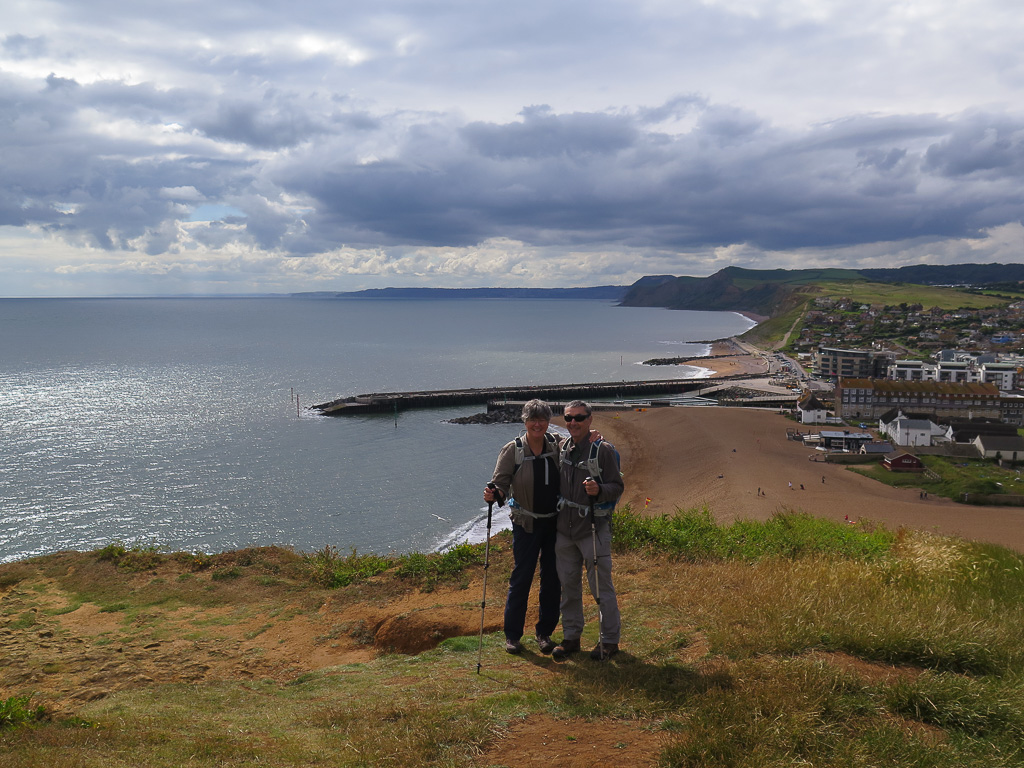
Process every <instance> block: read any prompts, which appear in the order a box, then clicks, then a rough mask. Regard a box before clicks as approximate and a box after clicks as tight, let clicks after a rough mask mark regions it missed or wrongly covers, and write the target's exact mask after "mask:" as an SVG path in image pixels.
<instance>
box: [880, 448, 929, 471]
mask: <svg viewBox="0 0 1024 768" xmlns="http://www.w3.org/2000/svg"><path fill="white" fill-rule="evenodd" d="M882 466H883V467H885V468H886V469H888V470H889V471H890V472H924V462H923V461H921V460H920V459H919V458H917V456H915V455H914V454H912V453H907V452H906V451H893V452H892V453H890V454H889V455H887V456H886V457H885V458H884V459H882Z"/></svg>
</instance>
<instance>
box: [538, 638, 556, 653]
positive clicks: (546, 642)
mask: <svg viewBox="0 0 1024 768" xmlns="http://www.w3.org/2000/svg"><path fill="white" fill-rule="evenodd" d="M537 647H538V648H540V652H541V653H543V654H544V655H545V656H547V655H548V654H550V653H551V652H552V651H553V650H555V641H554V640H552V639H551V638H550V637H548V636H547V635H537Z"/></svg>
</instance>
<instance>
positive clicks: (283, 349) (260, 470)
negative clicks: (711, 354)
mask: <svg viewBox="0 0 1024 768" xmlns="http://www.w3.org/2000/svg"><path fill="white" fill-rule="evenodd" d="M750 326H751V322H750V321H749V320H747V319H746V318H744V317H742V316H740V315H736V314H733V313H724V312H678V311H668V310H661V309H640V308H625V307H616V306H614V305H613V304H611V303H608V302H600V301H556V300H535V301H520V300H467V299H463V300H441V301H425V300H424V301H417V300H387V299H374V300H369V299H367V300H325V299H296V298H280V299H273V298H267V299H262V298H261V299H256V298H252V299H243V298H239V299H2V300H0V562H8V561H11V560H15V559H19V558H23V557H27V556H32V555H38V554H44V553H48V552H55V551H58V550H62V549H92V548H95V547H99V546H103V545H104V544H107V543H109V542H110V541H113V540H120V541H124V542H128V543H138V544H144V545H155V546H159V547H164V548H167V549H170V550H186V551H204V552H220V551H224V550H228V549H234V548H238V547H245V546H251V545H264V544H284V545H292V546H294V547H295V548H296V549H298V550H301V551H307V552H308V551H312V550H315V549H319V548H321V547H323V546H324V545H327V544H330V545H334V546H337V547H338V548H339V549H341V550H342V551H348V550H350V549H352V548H358V549H359V550H360V551H373V552H378V553H381V554H383V553H386V552H389V551H395V552H406V551H410V550H418V551H429V550H431V549H434V548H436V547H438V546H444V545H446V544H449V543H457V542H458V541H463V540H466V539H467V538H469V539H470V540H477V539H478V538H479V536H480V533H479V530H478V529H479V527H480V526H479V521H480V519H481V512H482V510H484V509H485V508H484V506H483V503H482V501H481V499H480V494H481V489H482V487H483V484H484V483H485V482H486V481H487V480H488V479H490V474H491V471H492V470H493V468H494V460H495V457H496V456H497V451H498V449H499V448H500V447H501V445H502V444H503V443H504V442H506V441H507V440H509V439H511V438H512V437H514V436H515V435H516V434H518V432H519V429H518V427H517V426H515V425H487V426H484V425H476V426H460V425H452V424H447V423H445V422H444V420H445V419H449V418H452V417H454V416H466V415H470V414H472V413H476V412H479V411H480V410H482V408H481V407H469V408H455V409H445V410H430V411H407V412H403V413H400V414H399V415H398V417H397V419H396V418H395V417H394V416H372V417H346V418H330V417H322V416H314V415H312V414H310V413H309V412H307V411H306V409H305V407H306V406H308V405H311V404H314V403H320V402H325V401H328V400H332V399H334V398H337V397H342V396H348V395H353V394H359V393H364V392H381V391H403V390H412V389H442V388H446V387H454V386H460V387H465V386H487V385H499V384H549V383H566V382H593V381H615V380H636V379H649V378H667V377H669V376H671V375H678V376H686V375H694V374H696V373H698V371H697V369H692V368H691V369H687V368H679V369H671V370H670V369H665V368H648V367H643V366H640V365H639V363H640V362H641V361H643V360H645V359H648V358H651V357H666V356H672V355H687V356H692V355H699V354H704V353H706V351H707V346H706V345H705V344H702V343H694V342H701V341H704V340H707V339H713V338H720V337H724V336H729V335H733V334H737V333H741V332H743V331H744V330H746V329H747V328H749V327H750ZM293 393H294V394H295V395H297V397H298V399H299V405H300V406H301V408H299V409H297V408H296V404H295V401H294V399H293V397H292V395H293ZM485 516H486V513H484V517H485ZM506 518H507V515H504V514H501V515H497V516H496V518H495V519H496V521H497V520H504V519H506Z"/></svg>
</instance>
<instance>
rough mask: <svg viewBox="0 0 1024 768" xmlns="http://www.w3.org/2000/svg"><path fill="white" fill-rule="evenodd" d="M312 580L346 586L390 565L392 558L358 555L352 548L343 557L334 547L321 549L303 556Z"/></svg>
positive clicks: (323, 583) (332, 585) (333, 585)
mask: <svg viewBox="0 0 1024 768" xmlns="http://www.w3.org/2000/svg"><path fill="white" fill-rule="evenodd" d="M304 560H305V563H306V566H307V568H309V571H310V577H311V578H312V580H313V581H314V582H315V583H317V584H320V585H322V586H324V587H331V588H335V587H347V586H348V585H349V584H352V583H354V582H357V581H363V580H365V579H368V578H370V577H372V576H376V575H377V574H378V573H383V572H384V571H386V570H387V569H388V568H390V567H391V566H392V564H393V563H392V560H391V559H390V558H387V557H380V556H379V555H373V554H370V555H360V554H359V553H358V552H357V551H356V550H355V549H354V548H353V550H352V554H350V555H348V556H347V557H343V556H341V555H339V554H338V550H337V548H336V547H331V546H326V547H324V548H323V549H321V550H319V551H317V552H314V553H313V554H311V555H306V556H305V557H304Z"/></svg>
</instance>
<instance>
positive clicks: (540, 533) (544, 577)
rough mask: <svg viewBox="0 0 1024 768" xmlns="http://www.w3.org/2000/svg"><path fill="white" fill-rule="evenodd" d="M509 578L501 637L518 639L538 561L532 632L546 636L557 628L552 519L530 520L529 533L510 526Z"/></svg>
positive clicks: (558, 589) (558, 591)
mask: <svg viewBox="0 0 1024 768" xmlns="http://www.w3.org/2000/svg"><path fill="white" fill-rule="evenodd" d="M512 557H513V559H514V560H515V565H513V566H512V575H511V576H510V577H509V580H508V598H507V599H506V600H505V637H506V638H508V639H509V640H519V639H520V638H521V637H522V636H523V629H524V627H525V626H526V607H527V603H528V601H529V598H530V586H531V585H532V584H533V574H534V571H536V570H537V561H538V560H539V561H540V607H539V610H538V615H537V624H536V626H535V630H536V633H537V634H538V635H543V636H545V637H548V636H549V635H551V634H552V633H553V632H554V631H555V627H557V626H558V606H559V602H560V600H561V594H562V589H561V584H559V581H558V570H557V568H556V567H555V519H554V518H550V519H542V520H534V521H533V533H527V532H526V531H525V530H523V527H522V526H520V525H513V526H512Z"/></svg>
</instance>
